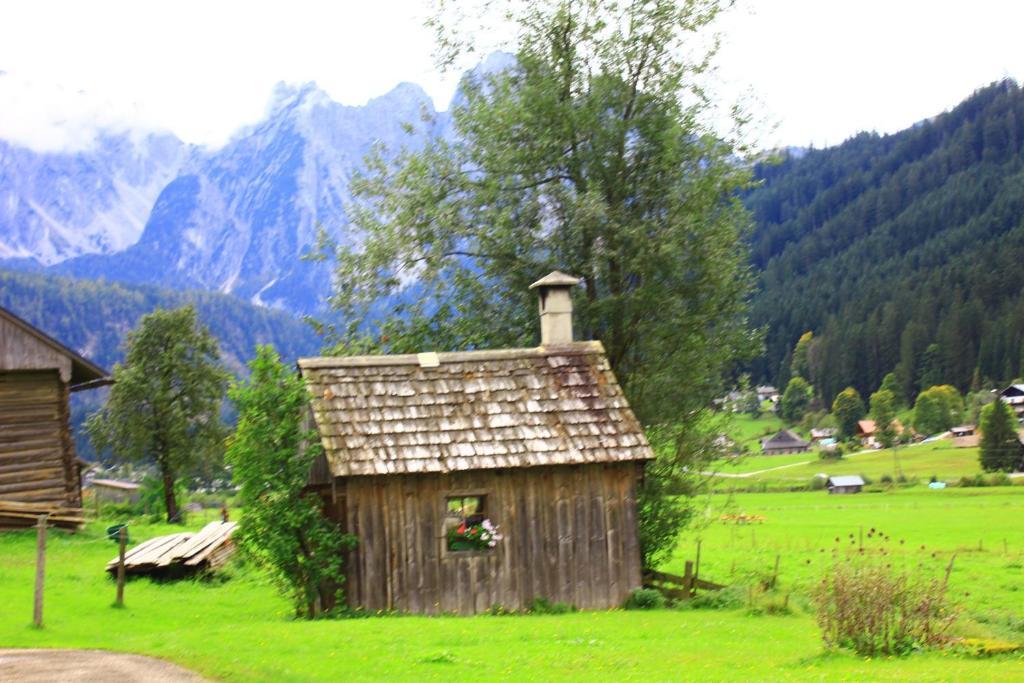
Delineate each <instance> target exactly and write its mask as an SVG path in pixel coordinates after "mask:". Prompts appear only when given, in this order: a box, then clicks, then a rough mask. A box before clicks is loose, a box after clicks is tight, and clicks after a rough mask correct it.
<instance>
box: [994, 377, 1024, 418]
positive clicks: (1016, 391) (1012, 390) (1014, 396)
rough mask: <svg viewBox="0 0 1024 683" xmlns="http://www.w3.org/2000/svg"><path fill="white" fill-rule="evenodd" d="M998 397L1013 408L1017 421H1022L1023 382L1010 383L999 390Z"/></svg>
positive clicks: (1023, 404) (1023, 407)
mask: <svg viewBox="0 0 1024 683" xmlns="http://www.w3.org/2000/svg"><path fill="white" fill-rule="evenodd" d="M999 398H1000V399H1002V400H1003V402H1004V403H1007V404H1008V405H1009V406H1010V407H1011V408H1013V412H1014V413H1015V414H1016V415H1017V421H1018V422H1024V384H1011V385H1010V386H1008V387H1006V388H1005V389H1003V390H1002V391H1000V392H999Z"/></svg>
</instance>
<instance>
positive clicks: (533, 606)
mask: <svg viewBox="0 0 1024 683" xmlns="http://www.w3.org/2000/svg"><path fill="white" fill-rule="evenodd" d="M526 611H527V612H529V613H530V614H568V613H570V612H575V611H576V606H575V605H570V604H569V603H567V602H551V601H550V600H548V599H547V598H534V599H533V602H531V603H530V606H529V607H527V608H526Z"/></svg>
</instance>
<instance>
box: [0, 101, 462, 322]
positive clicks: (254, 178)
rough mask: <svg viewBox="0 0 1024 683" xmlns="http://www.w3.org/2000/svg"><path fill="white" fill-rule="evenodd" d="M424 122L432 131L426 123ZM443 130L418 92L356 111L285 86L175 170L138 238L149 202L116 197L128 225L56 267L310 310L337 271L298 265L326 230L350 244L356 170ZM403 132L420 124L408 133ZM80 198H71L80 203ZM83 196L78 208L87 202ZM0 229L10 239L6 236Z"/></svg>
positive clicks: (34, 252) (112, 204)
mask: <svg viewBox="0 0 1024 683" xmlns="http://www.w3.org/2000/svg"><path fill="white" fill-rule="evenodd" d="M424 114H426V115H427V116H428V118H431V121H430V122H424V120H423V116H424ZM446 122H447V117H446V116H445V115H444V114H440V115H438V114H437V112H435V111H434V109H433V106H432V103H431V100H430V98H429V97H428V96H427V94H426V93H425V92H424V91H423V90H422V89H421V88H419V87H418V86H416V85H412V84H402V85H399V86H397V87H396V88H394V89H393V90H392V91H391V92H389V93H387V94H386V95H383V96H381V97H378V98H375V99H373V100H371V101H370V102H368V103H367V104H366V105H364V106H361V107H351V106H343V105H341V104H338V103H336V102H334V101H332V100H331V99H330V98H329V97H328V96H327V94H326V93H324V92H323V91H321V90H319V89H318V88H317V87H316V85H315V84H312V83H308V84H305V85H302V86H298V87H293V86H287V85H283V84H281V85H278V86H277V87H276V88H275V90H274V93H273V95H272V97H271V101H270V104H269V105H268V107H267V115H266V117H265V118H264V120H263V121H262V122H260V123H258V124H256V125H253V126H250V127H248V128H246V129H243V130H241V131H239V133H238V134H237V135H235V136H234V137H233V138H232V140H231V141H230V142H229V143H228V144H227V145H225V146H224V147H223V148H221V149H218V150H214V151H208V150H195V151H194V152H193V153H192V154H191V156H190V158H189V160H188V161H187V163H181V164H179V166H178V169H177V170H178V172H177V174H176V175H175V176H173V177H170V178H167V179H166V180H165V181H164V183H163V185H162V186H161V187H160V188H159V194H158V195H157V196H155V197H154V200H153V201H151V202H150V205H151V210H150V211H149V212H148V216H147V217H146V218H145V226H144V229H142V230H141V234H139V232H138V228H137V227H136V226H138V225H139V223H138V222H137V219H138V216H139V214H132V220H128V218H127V216H128V213H129V208H128V207H129V206H131V207H140V206H143V205H145V203H146V201H145V200H146V198H147V196H145V195H143V196H140V198H139V201H137V202H135V203H134V204H131V205H129V203H128V202H127V201H126V200H125V199H124V198H121V197H119V199H120V201H115V199H114V196H113V195H111V200H110V202H109V206H110V207H111V209H113V208H114V207H120V210H121V211H122V213H123V214H124V215H125V220H124V222H123V225H122V226H120V227H119V228H118V229H117V230H113V229H112V230H111V231H110V232H107V233H102V231H98V232H97V235H98V236H99V235H100V234H103V235H107V236H108V240H109V241H108V242H107V243H102V244H98V245H97V248H94V249H88V250H86V249H81V250H79V251H78V253H77V254H75V253H72V254H69V255H71V256H74V258H70V259H68V260H66V261H63V262H61V263H58V264H57V265H56V266H54V270H57V271H59V272H64V273H70V274H74V275H77V276H80V277H106V278H107V279H112V280H121V281H127V282H136V283H148V284H159V285H164V286H170V287H176V288H182V287H191V288H200V289H208V290H217V291H221V292H230V293H233V294H236V295H238V296H240V297H242V298H245V299H249V300H251V301H253V302H254V303H259V304H263V305H269V306H275V307H282V308H286V309H289V310H292V311H296V312H312V311H315V310H317V309H319V308H322V306H323V304H324V301H325V298H326V296H327V294H328V293H329V290H330V272H329V269H328V267H327V266H324V265H320V264H314V263H311V262H308V261H304V260H302V258H301V257H302V255H303V254H305V253H307V252H308V251H309V250H310V248H311V247H312V246H313V245H314V243H315V240H316V234H317V231H318V229H319V228H321V227H322V228H323V229H325V230H327V231H328V232H329V233H330V234H331V235H333V236H334V237H336V238H337V239H340V240H345V239H347V238H348V236H347V224H346V218H345V208H344V207H345V203H346V201H347V200H348V182H349V178H350V176H351V173H352V171H353V170H355V169H356V168H358V167H359V166H360V165H361V164H362V162H363V160H364V158H365V156H366V154H367V153H368V152H369V151H370V150H371V148H372V146H373V145H374V144H375V143H383V144H384V145H385V146H386V147H387V148H389V149H398V148H400V147H402V146H416V145H419V144H422V143H423V141H424V140H426V139H427V138H428V137H430V136H433V135H437V134H442V133H443V131H444V129H445V126H446ZM406 124H412V125H413V128H414V132H413V133H411V134H410V133H409V132H408V131H407V130H406V128H405V126H406ZM75 173H77V171H74V170H70V171H68V172H67V174H68V175H73V174H75ZM97 175H102V174H97ZM54 177H55V178H57V180H58V181H60V180H62V179H61V178H60V176H59V174H55V176H54ZM76 178H77V176H76ZM100 180H101V179H100V178H97V180H96V182H97V183H99V182H100ZM147 187H148V186H147ZM78 189H79V188H75V192H72V193H71V194H72V195H74V196H75V198H76V199H75V200H76V201H77V198H78ZM81 189H83V190H85V189H86V188H81ZM85 194H86V196H85V197H84V198H83V203H84V202H85V201H87V200H88V199H89V196H88V192H86V193H85ZM140 194H141V193H140ZM105 210H106V209H105ZM133 210H134V209H133ZM140 213H144V212H140ZM100 215H105V214H100V212H96V217H95V218H94V220H93V222H94V223H95V222H97V221H100V220H101V218H100V217H99V216H100ZM133 221H135V222H133ZM0 232H2V233H3V234H4V237H5V238H6V233H7V232H8V229H7V228H4V229H3V230H2V231H0ZM12 232H13V231H12ZM112 235H117V236H118V240H114V239H113V238H112V237H110V236H112ZM132 238H135V239H132ZM97 239H98V237H97ZM133 242H134V243H133ZM66 251H67V250H66ZM41 253H42V250H41V249H29V248H25V249H23V250H22V251H20V252H18V254H17V255H32V256H35V257H36V258H39V255H40V254H41ZM79 254H81V255H79ZM39 260H41V261H42V260H43V259H42V258H40V259H39ZM60 260H61V259H60V258H51V259H50V260H49V261H44V262H45V263H54V262H57V261H60Z"/></svg>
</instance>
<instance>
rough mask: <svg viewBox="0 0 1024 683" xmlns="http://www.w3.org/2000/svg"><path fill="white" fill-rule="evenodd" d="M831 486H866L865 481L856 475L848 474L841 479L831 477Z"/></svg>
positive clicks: (829, 481) (829, 479) (829, 480)
mask: <svg viewBox="0 0 1024 683" xmlns="http://www.w3.org/2000/svg"><path fill="white" fill-rule="evenodd" d="M828 483H829V486H864V480H863V479H862V478H861V477H860V476H859V475H856V474H848V475H844V476H841V477H829V478H828Z"/></svg>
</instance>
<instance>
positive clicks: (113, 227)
mask: <svg viewBox="0 0 1024 683" xmlns="http://www.w3.org/2000/svg"><path fill="white" fill-rule="evenodd" d="M188 157H189V149H188V147H187V146H186V145H185V144H184V143H182V142H181V140H178V139H177V138H176V137H174V136H173V135H169V134H163V135H158V134H150V135H145V136H140V135H134V134H131V133H107V134H104V135H100V136H99V137H98V138H97V140H96V142H95V145H94V146H93V147H92V148H91V149H89V150H88V151H84V152H67V153H61V152H49V153H38V152H34V151H32V150H30V149H26V148H24V147H18V146H16V145H13V144H10V143H7V142H4V141H3V140H0V260H4V261H12V260H21V261H23V263H25V264H36V265H52V264H54V263H58V262H60V261H64V260H66V259H69V258H74V257H76V256H81V255H84V254H109V253H113V252H116V251H120V250H122V249H125V248H127V247H129V246H130V245H132V244H134V243H135V242H136V241H138V239H139V236H140V235H141V234H142V231H143V228H144V226H145V225H146V222H147V221H148V220H149V215H150V211H151V210H152V208H153V203H154V202H155V201H156V198H157V196H158V195H159V194H160V192H161V191H162V190H163V189H164V187H166V186H167V184H168V183H169V182H170V181H171V180H172V179H173V178H174V177H175V176H176V175H177V174H178V172H179V171H180V169H181V168H182V167H183V166H184V165H185V164H186V163H187V160H188Z"/></svg>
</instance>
